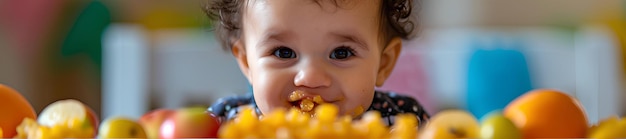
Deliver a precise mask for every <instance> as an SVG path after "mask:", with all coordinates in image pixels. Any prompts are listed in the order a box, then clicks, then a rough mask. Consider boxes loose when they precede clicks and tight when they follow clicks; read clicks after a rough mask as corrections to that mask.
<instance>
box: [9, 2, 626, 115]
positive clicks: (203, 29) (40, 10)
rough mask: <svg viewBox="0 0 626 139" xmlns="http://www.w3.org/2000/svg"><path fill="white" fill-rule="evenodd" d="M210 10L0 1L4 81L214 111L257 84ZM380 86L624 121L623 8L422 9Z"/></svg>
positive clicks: (429, 99) (501, 5)
mask: <svg viewBox="0 0 626 139" xmlns="http://www.w3.org/2000/svg"><path fill="white" fill-rule="evenodd" d="M205 3H206V1H204V0H184V1H168V0H132V1H127V0H107V1H91V0H63V1H54V0H52V1H36V0H13V1H6V0H5V1H0V83H2V84H7V85H9V86H11V87H13V88H15V89H16V90H18V91H19V92H21V93H22V94H23V95H24V96H25V97H26V98H27V99H28V100H29V101H30V102H31V103H32V105H33V106H34V107H35V110H36V111H37V112H40V111H41V110H42V109H43V108H44V107H45V106H46V105H48V104H50V103H52V102H54V101H56V100H60V99H67V98H74V99H79V100H81V101H83V102H84V103H86V104H87V105H89V106H90V107H91V108H93V109H94V110H95V111H96V113H98V114H100V116H101V119H104V118H103V117H109V116H112V115H126V116H129V117H134V118H138V117H140V116H141V115H142V114H143V113H145V112H147V111H149V110H153V109H156V108H178V107H184V106H208V105H210V104H211V103H212V102H214V101H215V100H216V99H218V98H220V97H224V96H231V95H236V94H244V93H246V92H248V91H249V85H248V83H247V81H246V79H245V78H244V77H243V75H242V74H241V73H240V71H239V69H238V67H237V65H236V63H235V61H234V59H233V58H232V56H231V55H230V54H228V53H226V52H224V51H222V49H221V48H220V46H219V44H218V42H217V41H216V39H215V37H214V34H213V32H211V21H209V20H208V19H207V18H206V16H205V15H204V13H203V11H202V10H201V9H202V6H203V4H205ZM421 5H422V6H421V7H422V13H421V15H420V16H419V20H420V22H421V23H422V25H423V27H422V30H421V32H420V35H419V37H418V38H415V39H412V40H406V41H405V43H404V45H405V48H404V49H403V50H404V51H403V52H402V54H401V57H400V61H399V63H398V64H397V67H396V69H395V70H394V72H393V73H392V77H391V78H390V79H389V81H388V82H387V83H386V84H385V85H384V86H383V87H381V88H379V89H381V90H391V91H396V92H400V93H403V94H407V95H410V96H413V97H415V98H417V99H418V100H419V101H420V102H421V103H423V105H424V106H425V107H426V109H427V111H428V112H430V113H436V112H438V111H440V110H442V109H448V108H463V109H468V110H470V111H471V112H472V113H474V114H475V115H476V116H481V115H483V114H484V113H486V112H488V111H490V110H493V109H501V108H503V107H504V105H506V103H508V102H509V101H511V100H512V99H514V98H515V97H517V96H519V95H520V94H522V93H524V92H526V91H529V90H532V89H535V88H552V89H558V90H561V91H564V92H567V93H569V94H570V95H572V96H575V97H577V98H578V99H580V101H581V103H582V104H583V106H584V107H585V110H586V111H587V113H588V116H589V119H590V123H591V122H594V123H595V122H596V121H597V120H598V119H602V118H605V117H608V116H609V115H615V114H617V115H620V116H624V115H625V114H626V104H625V102H624V100H626V88H624V86H626V84H625V83H626V82H625V80H624V79H626V78H625V76H624V75H625V74H624V73H626V68H625V63H624V59H626V55H625V54H624V52H625V48H626V1H624V0H603V1H589V0H525V1H498V0H463V1H458V0H425V1H423V2H422V3H421Z"/></svg>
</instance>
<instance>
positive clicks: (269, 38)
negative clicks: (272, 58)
mask: <svg viewBox="0 0 626 139" xmlns="http://www.w3.org/2000/svg"><path fill="white" fill-rule="evenodd" d="M293 36H294V35H293V32H291V31H268V32H266V33H263V36H261V43H259V46H263V45H264V44H267V43H272V42H284V41H285V40H289V39H293Z"/></svg>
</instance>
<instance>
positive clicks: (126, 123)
mask: <svg viewBox="0 0 626 139" xmlns="http://www.w3.org/2000/svg"><path fill="white" fill-rule="evenodd" d="M98 137H99V138H146V137H147V135H146V132H145V131H144V129H143V127H141V125H140V124H139V123H137V122H135V120H132V119H129V118H125V117H113V118H109V119H107V120H105V121H104V122H103V123H102V125H100V130H99V131H98Z"/></svg>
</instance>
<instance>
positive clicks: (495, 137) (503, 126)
mask: <svg viewBox="0 0 626 139" xmlns="http://www.w3.org/2000/svg"><path fill="white" fill-rule="evenodd" d="M480 138H482V139H521V138H522V132H521V131H520V130H519V128H517V126H515V124H513V122H512V121H511V120H510V119H508V118H506V117H505V116H504V115H503V114H502V111H499V110H496V111H493V112H490V113H489V114H487V115H485V116H484V117H483V118H482V123H481V125H480Z"/></svg>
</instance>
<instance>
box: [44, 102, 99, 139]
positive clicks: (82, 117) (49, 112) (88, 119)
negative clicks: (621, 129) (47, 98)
mask: <svg viewBox="0 0 626 139" xmlns="http://www.w3.org/2000/svg"><path fill="white" fill-rule="evenodd" d="M37 123H38V124H40V125H42V126H47V127H53V128H54V127H60V126H63V127H64V128H68V130H70V131H75V132H77V131H81V132H80V133H71V134H65V135H64V136H63V137H74V136H77V137H78V138H93V137H95V135H96V130H97V127H98V124H99V121H98V118H97V116H96V114H95V113H94V112H93V111H92V110H91V108H89V107H87V105H85V104H83V103H82V102H80V101H78V100H74V99H65V100H59V101H56V102H54V103H52V104H50V105H48V106H46V108H44V109H43V110H42V111H41V114H39V117H38V118H37ZM86 130H92V131H86ZM87 133H91V134H87Z"/></svg>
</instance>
